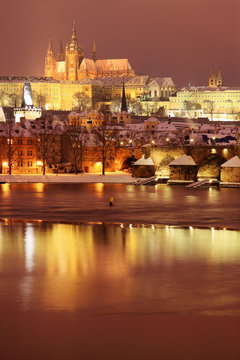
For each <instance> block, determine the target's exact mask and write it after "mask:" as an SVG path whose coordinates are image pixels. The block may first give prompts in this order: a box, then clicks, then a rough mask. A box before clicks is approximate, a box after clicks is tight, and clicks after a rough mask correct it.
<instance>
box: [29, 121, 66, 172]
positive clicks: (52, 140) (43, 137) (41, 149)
mask: <svg viewBox="0 0 240 360" xmlns="http://www.w3.org/2000/svg"><path fill="white" fill-rule="evenodd" d="M31 132H32V134H33V135H34V136H35V137H36V138H37V145H38V157H39V159H40V160H41V161H42V174H43V175H45V173H46V165H47V164H48V163H52V162H53V159H55V155H56V141H57V138H59V136H60V134H61V132H62V129H61V126H60V125H59V124H55V123H54V122H53V121H52V120H51V119H50V118H39V119H37V120H36V121H34V123H33V124H31Z"/></svg>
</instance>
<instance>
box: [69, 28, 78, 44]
mask: <svg viewBox="0 0 240 360" xmlns="http://www.w3.org/2000/svg"><path fill="white" fill-rule="evenodd" d="M69 48H70V49H71V50H78V42H77V35H76V25H75V21H74V22H73V30H72V41H71V44H70V47H69Z"/></svg>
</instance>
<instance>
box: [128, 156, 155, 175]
mask: <svg viewBox="0 0 240 360" xmlns="http://www.w3.org/2000/svg"><path fill="white" fill-rule="evenodd" d="M154 175H155V165H154V162H153V161H152V159H151V158H150V157H149V158H147V159H145V158H144V157H142V158H141V159H139V160H137V161H135V163H134V164H133V168H132V176H133V177H137V178H148V177H151V176H154Z"/></svg>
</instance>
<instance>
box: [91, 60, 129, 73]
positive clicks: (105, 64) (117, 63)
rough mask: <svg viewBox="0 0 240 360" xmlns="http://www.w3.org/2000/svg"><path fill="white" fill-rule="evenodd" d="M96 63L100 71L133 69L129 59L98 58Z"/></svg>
mask: <svg viewBox="0 0 240 360" xmlns="http://www.w3.org/2000/svg"><path fill="white" fill-rule="evenodd" d="M89 60H90V59H89ZM95 64H96V68H97V70H98V71H112V70H113V71H114V70H132V67H131V65H130V64H129V61H128V59H106V60H96V62H95Z"/></svg>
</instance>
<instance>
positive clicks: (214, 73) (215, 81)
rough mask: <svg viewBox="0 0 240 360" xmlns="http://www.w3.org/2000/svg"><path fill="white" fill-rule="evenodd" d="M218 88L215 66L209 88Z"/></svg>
mask: <svg viewBox="0 0 240 360" xmlns="http://www.w3.org/2000/svg"><path fill="white" fill-rule="evenodd" d="M216 86H217V77H216V72H215V69H214V66H213V67H212V69H211V73H210V77H209V87H216Z"/></svg>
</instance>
